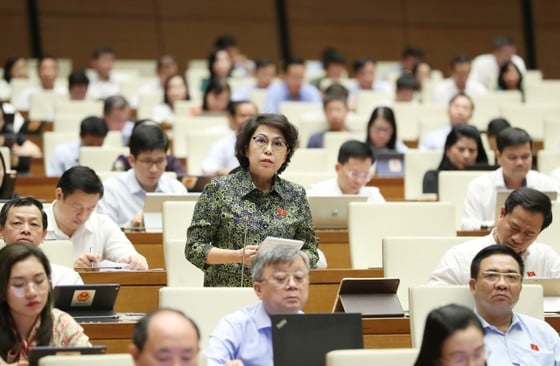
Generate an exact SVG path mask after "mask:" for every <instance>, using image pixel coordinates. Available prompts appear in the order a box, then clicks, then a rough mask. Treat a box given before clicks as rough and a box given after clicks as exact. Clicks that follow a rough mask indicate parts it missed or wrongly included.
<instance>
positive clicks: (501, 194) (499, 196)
mask: <svg viewBox="0 0 560 366" xmlns="http://www.w3.org/2000/svg"><path fill="white" fill-rule="evenodd" d="M512 191H513V190H511V189H502V190H498V191H497V192H496V216H495V219H494V224H497V223H498V220H499V219H500V214H501V212H502V207H504V205H505V203H506V198H507V197H508V196H509V194H510V193H511V192H512ZM542 193H544V194H546V195H547V196H548V198H550V200H551V201H556V199H557V198H558V192H556V191H542Z"/></svg>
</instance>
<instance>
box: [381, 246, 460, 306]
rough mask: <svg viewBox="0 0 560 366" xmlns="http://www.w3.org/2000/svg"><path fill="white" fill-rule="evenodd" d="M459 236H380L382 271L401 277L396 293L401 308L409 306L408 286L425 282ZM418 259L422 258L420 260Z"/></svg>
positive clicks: (389, 275) (386, 275) (387, 275)
mask: <svg viewBox="0 0 560 366" xmlns="http://www.w3.org/2000/svg"><path fill="white" fill-rule="evenodd" d="M467 240H469V238H466V237H464V236H463V237H461V236H386V237H384V238H383V273H384V275H385V277H397V278H399V279H400V284H399V288H398V290H397V296H398V297H399V301H400V302H401V305H402V307H403V310H405V311H407V310H408V309H409V305H408V289H409V288H411V287H414V286H418V285H424V284H426V283H427V282H428V279H429V277H430V274H431V273H432V271H433V270H434V269H435V268H436V266H437V265H438V263H439V261H440V260H441V257H442V256H443V255H444V254H445V252H446V251H447V250H448V249H449V248H451V247H452V246H454V245H457V244H460V243H463V242H465V241H467ZM418 258H422V259H421V260H419V259H418Z"/></svg>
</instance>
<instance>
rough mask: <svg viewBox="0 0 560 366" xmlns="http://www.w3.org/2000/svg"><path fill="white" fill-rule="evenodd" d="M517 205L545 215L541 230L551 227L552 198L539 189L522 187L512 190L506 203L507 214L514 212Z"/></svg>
mask: <svg viewBox="0 0 560 366" xmlns="http://www.w3.org/2000/svg"><path fill="white" fill-rule="evenodd" d="M517 206H521V207H523V208H524V209H525V210H529V211H531V212H537V213H541V214H542V215H543V224H542V226H541V231H543V230H544V229H546V228H547V227H549V226H550V224H551V223H552V203H551V202H550V198H549V197H548V196H547V195H546V194H544V193H543V192H541V191H539V190H536V189H533V188H529V187H521V188H517V189H516V190H514V191H513V192H511V193H510V194H509V196H507V198H506V201H505V203H504V208H505V209H504V211H505V214H506V215H507V214H510V213H512V212H513V209H514V208H516V207H517Z"/></svg>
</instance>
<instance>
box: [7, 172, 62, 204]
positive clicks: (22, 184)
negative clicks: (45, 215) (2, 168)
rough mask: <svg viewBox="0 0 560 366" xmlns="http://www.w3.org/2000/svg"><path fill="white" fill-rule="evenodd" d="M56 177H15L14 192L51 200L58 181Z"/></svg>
mask: <svg viewBox="0 0 560 366" xmlns="http://www.w3.org/2000/svg"><path fill="white" fill-rule="evenodd" d="M58 179H59V178H58V177H17V178H16V188H15V190H16V192H17V193H18V194H19V195H20V196H33V197H35V198H37V199H39V200H44V201H47V202H51V201H52V200H53V199H54V191H55V189H56V184H57V183H58Z"/></svg>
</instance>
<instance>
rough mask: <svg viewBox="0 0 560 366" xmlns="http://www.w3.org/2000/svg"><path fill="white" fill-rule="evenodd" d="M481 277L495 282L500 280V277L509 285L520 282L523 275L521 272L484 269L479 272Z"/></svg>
mask: <svg viewBox="0 0 560 366" xmlns="http://www.w3.org/2000/svg"><path fill="white" fill-rule="evenodd" d="M481 275H482V278H483V279H484V280H485V281H488V282H489V283H492V284H496V283H498V282H499V281H500V279H502V278H503V279H504V281H505V282H506V283H507V284H509V285H516V284H518V283H521V280H522V279H523V276H522V275H521V273H517V272H496V271H484V272H482V273H481ZM490 276H496V278H494V279H491V278H490Z"/></svg>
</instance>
